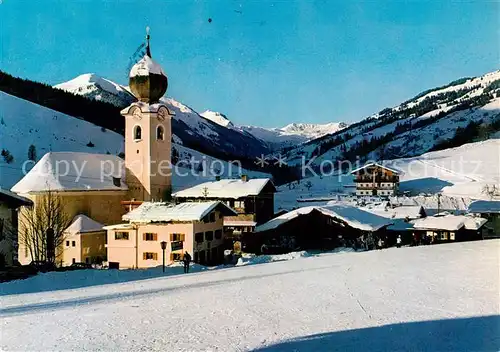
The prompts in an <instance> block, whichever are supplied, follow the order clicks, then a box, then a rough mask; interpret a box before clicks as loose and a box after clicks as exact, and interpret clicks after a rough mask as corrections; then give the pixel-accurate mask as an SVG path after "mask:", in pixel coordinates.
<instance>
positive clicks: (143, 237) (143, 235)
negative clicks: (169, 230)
mask: <svg viewBox="0 0 500 352" xmlns="http://www.w3.org/2000/svg"><path fill="white" fill-rule="evenodd" d="M142 240H143V241H146V234H145V233H143V234H142Z"/></svg>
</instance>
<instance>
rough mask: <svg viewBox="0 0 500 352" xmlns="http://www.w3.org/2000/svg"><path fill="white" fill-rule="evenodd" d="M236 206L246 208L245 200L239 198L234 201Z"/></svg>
mask: <svg viewBox="0 0 500 352" xmlns="http://www.w3.org/2000/svg"><path fill="white" fill-rule="evenodd" d="M234 207H235V208H240V209H244V208H245V201H243V200H237V201H235V202H234Z"/></svg>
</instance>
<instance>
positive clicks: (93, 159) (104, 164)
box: [12, 152, 127, 194]
mask: <svg viewBox="0 0 500 352" xmlns="http://www.w3.org/2000/svg"><path fill="white" fill-rule="evenodd" d="M49 190H50V191H104V190H106V191H108V190H109V191H119V190H127V185H126V184H125V169H124V161H123V160H122V159H120V158H119V157H117V156H115V155H109V154H91V153H76V152H50V153H47V154H45V155H44V156H43V157H42V158H41V159H40V160H39V161H38V162H37V163H36V164H35V166H34V167H33V168H32V169H31V170H30V171H29V172H28V173H27V174H26V175H25V176H24V177H23V178H22V179H21V180H20V181H19V182H18V183H16V184H15V185H14V187H12V191H13V192H16V193H19V194H27V193H35V192H44V191H49Z"/></svg>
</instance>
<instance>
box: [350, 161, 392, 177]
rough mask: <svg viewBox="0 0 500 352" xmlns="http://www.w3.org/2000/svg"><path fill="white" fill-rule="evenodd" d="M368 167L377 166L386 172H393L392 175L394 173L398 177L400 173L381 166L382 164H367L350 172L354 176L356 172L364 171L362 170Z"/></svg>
mask: <svg viewBox="0 0 500 352" xmlns="http://www.w3.org/2000/svg"><path fill="white" fill-rule="evenodd" d="M369 166H378V167H381V168H383V169H386V170H389V171H392V172H393V173H395V174H396V175H399V174H400V173H401V171H399V170H396V169H393V168H390V167H388V166H386V165H383V164H379V163H368V164H365V165H363V166H361V167H358V168H357V169H354V170H352V171H351V174H354V173H356V172H358V171H360V170H364V169H366V168H367V167H369Z"/></svg>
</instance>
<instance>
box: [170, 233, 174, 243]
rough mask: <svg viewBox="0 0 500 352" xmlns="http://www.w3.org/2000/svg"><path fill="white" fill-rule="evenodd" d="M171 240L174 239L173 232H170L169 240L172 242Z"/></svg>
mask: <svg viewBox="0 0 500 352" xmlns="http://www.w3.org/2000/svg"><path fill="white" fill-rule="evenodd" d="M173 240H174V234H173V233H171V234H170V242H172V241H173Z"/></svg>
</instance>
